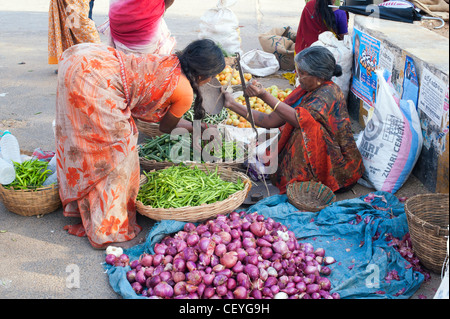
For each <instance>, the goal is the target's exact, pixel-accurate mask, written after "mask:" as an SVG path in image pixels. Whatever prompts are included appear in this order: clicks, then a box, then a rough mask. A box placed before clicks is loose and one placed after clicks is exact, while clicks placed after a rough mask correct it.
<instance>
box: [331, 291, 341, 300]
mask: <svg viewBox="0 0 450 319" xmlns="http://www.w3.org/2000/svg"><path fill="white" fill-rule="evenodd" d="M331 297H333V299H341V296H340V295H339V294H338V293H337V292H333V293H332V294H331Z"/></svg>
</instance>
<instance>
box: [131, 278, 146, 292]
mask: <svg viewBox="0 0 450 319" xmlns="http://www.w3.org/2000/svg"><path fill="white" fill-rule="evenodd" d="M131 288H133V290H134V292H136V293H137V294H138V295H139V294H141V293H142V290H143V289H144V287H142V285H141V284H140V283H138V282H137V281H135V282H133V283H132V284H131Z"/></svg>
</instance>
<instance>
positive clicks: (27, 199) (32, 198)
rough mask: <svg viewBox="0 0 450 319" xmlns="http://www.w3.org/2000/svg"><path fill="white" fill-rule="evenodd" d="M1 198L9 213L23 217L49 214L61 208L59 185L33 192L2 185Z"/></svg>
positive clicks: (0, 187) (0, 186)
mask: <svg viewBox="0 0 450 319" xmlns="http://www.w3.org/2000/svg"><path fill="white" fill-rule="evenodd" d="M0 197H1V198H2V201H3V204H4V205H5V207H6V208H7V209H8V210H9V211H11V212H13V213H16V214H18V215H22V216H35V215H44V214H48V213H51V212H54V211H55V210H57V209H58V208H59V207H60V206H61V199H60V197H59V187H58V185H57V184H52V185H49V186H46V187H41V188H37V189H33V190H32V189H25V190H23V189H18V190H15V189H13V188H5V187H3V186H2V185H0Z"/></svg>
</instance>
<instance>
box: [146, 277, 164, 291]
mask: <svg viewBox="0 0 450 319" xmlns="http://www.w3.org/2000/svg"><path fill="white" fill-rule="evenodd" d="M160 282H161V277H159V276H153V277H148V278H147V280H146V281H145V286H146V287H147V288H154V287H155V286H156V285H157V284H159V283H160Z"/></svg>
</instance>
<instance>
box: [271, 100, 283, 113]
mask: <svg viewBox="0 0 450 319" xmlns="http://www.w3.org/2000/svg"><path fill="white" fill-rule="evenodd" d="M280 103H281V101H278V102H277V104H275V106H274V107H273V111H275V110H276V109H277V107H278V105H279V104H280Z"/></svg>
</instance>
